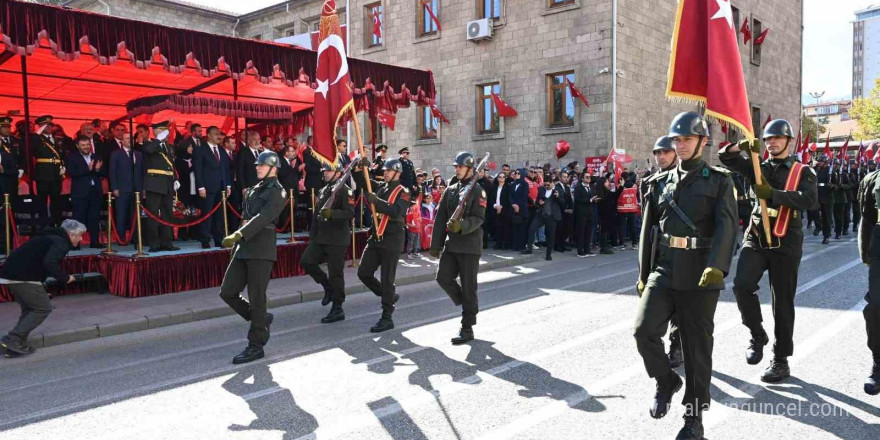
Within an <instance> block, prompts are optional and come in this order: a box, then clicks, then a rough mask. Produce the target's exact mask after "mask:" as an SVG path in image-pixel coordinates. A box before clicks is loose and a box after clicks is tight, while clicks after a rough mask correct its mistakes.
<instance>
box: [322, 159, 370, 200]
mask: <svg viewBox="0 0 880 440" xmlns="http://www.w3.org/2000/svg"><path fill="white" fill-rule="evenodd" d="M359 160H361V154H360V153H357V154H355V155H354V159H352V160H351V162H350V163H349V164H348V166H347V167H345V171H343V172H342V176H341V177H340V178H339V180H337V181H336V183H334V184H333V190H332V191H331V192H330V197H328V198H327V201H326V202H324V205H323V206H321V210H322V211H323V210H325V209H332V208H333V204H334V203H336V197H337V196H338V195H339V191H340V190H342V188H343V187H344V186H345V182H346V181H348V179H350V178H351V172H352V170H354V166H355V164H356V163H357V162H358V161H359Z"/></svg>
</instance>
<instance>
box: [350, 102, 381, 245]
mask: <svg viewBox="0 0 880 440" xmlns="http://www.w3.org/2000/svg"><path fill="white" fill-rule="evenodd" d="M350 108H351V121H352V123H354V133H355V136H356V138H357V141H358V152H359V153H360V154H361V157H362V158H363V157H367V156H366V153H365V152H364V139H363V136H362V135H361V127H360V123H359V122H358V119H357V111H356V110H355V109H354V106H353V105H352V106H350ZM361 170H362V171H363V173H364V181H365V182H366V188H367V191H368V192H373V185H372V183H371V182H370V170H369V169H368V167H361ZM370 213H371V214H372V216H373V230H374V231H376V240H377V241H378V240H382V236H381V235H379V218H378V216H376V205H374V204H372V203H370Z"/></svg>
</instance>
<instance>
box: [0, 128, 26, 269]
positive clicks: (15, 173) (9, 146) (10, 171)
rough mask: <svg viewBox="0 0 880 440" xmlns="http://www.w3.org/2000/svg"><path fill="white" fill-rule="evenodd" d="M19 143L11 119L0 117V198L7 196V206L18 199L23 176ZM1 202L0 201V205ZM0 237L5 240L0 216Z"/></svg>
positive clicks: (1, 249)
mask: <svg viewBox="0 0 880 440" xmlns="http://www.w3.org/2000/svg"><path fill="white" fill-rule="evenodd" d="M21 159H22V157H21V141H19V140H18V138H16V137H13V136H12V118H9V117H0V197H3V194H8V195H9V205H10V206H12V205H13V204H15V200H16V198H18V179H19V178H20V177H21V175H22V174H23V171H22V170H21V167H22V166H23V164H24V161H22V160H21ZM2 203H3V200H2V199H0V204H2ZM0 217H2V218H0V237H3V238H5V234H6V221H7V216H6V215H5V213H4V215H0ZM3 243H4V241H0V253H6V247H5V246H4V245H3Z"/></svg>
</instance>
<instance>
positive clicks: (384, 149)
mask: <svg viewBox="0 0 880 440" xmlns="http://www.w3.org/2000/svg"><path fill="white" fill-rule="evenodd" d="M376 151H388V145H379V146H377V147H376Z"/></svg>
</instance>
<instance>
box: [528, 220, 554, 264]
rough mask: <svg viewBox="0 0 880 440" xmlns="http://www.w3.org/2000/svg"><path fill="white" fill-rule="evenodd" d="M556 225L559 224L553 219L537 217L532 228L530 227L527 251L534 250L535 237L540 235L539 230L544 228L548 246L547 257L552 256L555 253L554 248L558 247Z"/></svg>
mask: <svg viewBox="0 0 880 440" xmlns="http://www.w3.org/2000/svg"><path fill="white" fill-rule="evenodd" d="M556 223H558V222H557V221H556V220H554V219H553V217H544V216H543V215H537V216H535V219H534V220H532V224H531V226H529V243H528V244H527V245H526V249H531V248H532V244H534V243H535V236H536V235H537V234H538V229H540V228H541V226H543V227H544V237H545V239H546V240H547V242H546V243H545V244H546V245H547V255H550V253H552V252H553V248H554V246H556Z"/></svg>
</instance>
